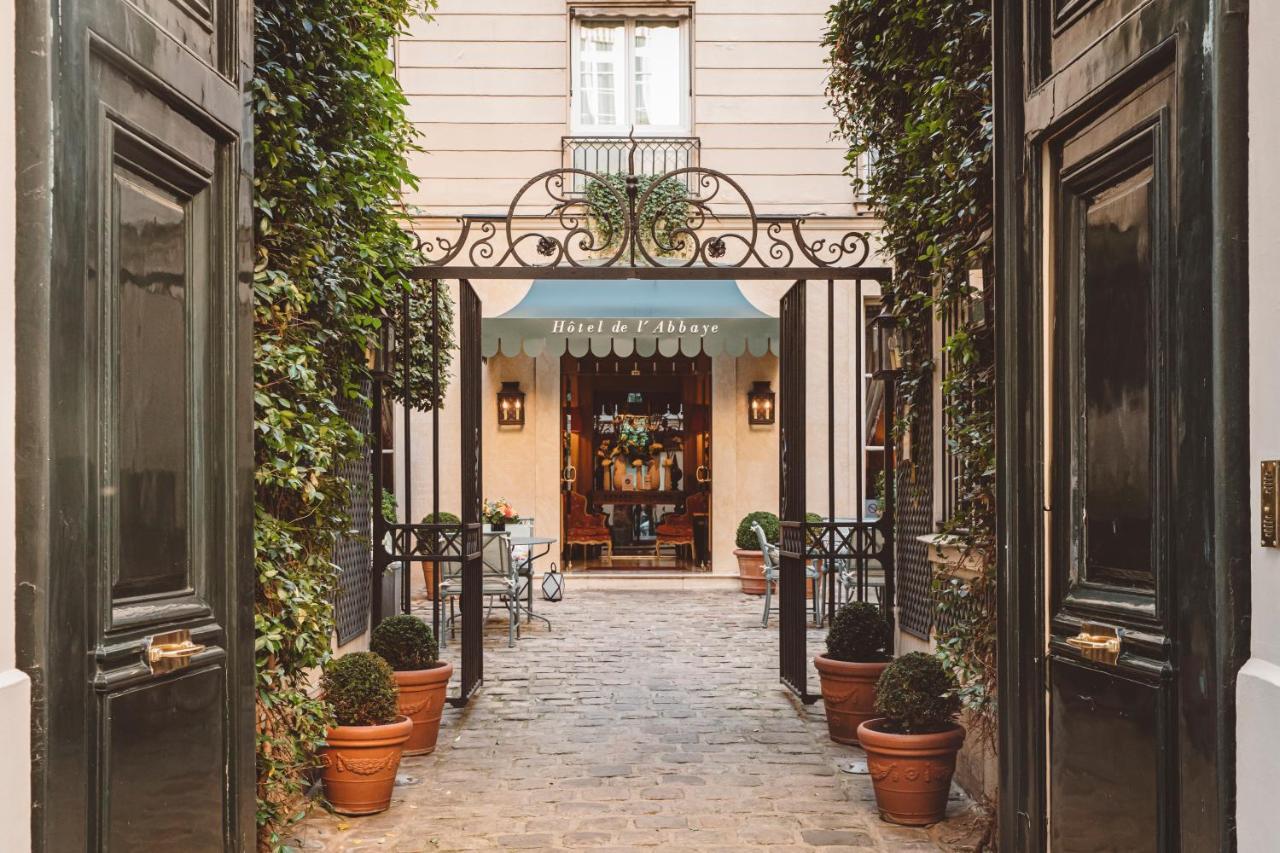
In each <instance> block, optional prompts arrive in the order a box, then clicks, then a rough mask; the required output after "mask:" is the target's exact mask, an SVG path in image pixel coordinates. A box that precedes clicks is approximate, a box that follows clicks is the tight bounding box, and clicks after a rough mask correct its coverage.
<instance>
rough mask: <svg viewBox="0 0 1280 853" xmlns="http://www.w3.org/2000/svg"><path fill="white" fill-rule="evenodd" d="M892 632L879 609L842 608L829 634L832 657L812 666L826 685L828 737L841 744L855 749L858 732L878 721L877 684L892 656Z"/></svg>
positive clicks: (867, 606)
mask: <svg viewBox="0 0 1280 853" xmlns="http://www.w3.org/2000/svg"><path fill="white" fill-rule="evenodd" d="M892 647H893V629H892V628H891V627H890V625H889V621H888V620H887V619H885V618H884V614H883V613H881V611H880V607H879V606H878V605H875V604H871V603H870V602H865V601H854V602H851V603H849V604H846V605H845V606H844V607H841V608H840V609H839V610H838V611H837V612H836V615H835V616H834V617H833V618H832V620H831V628H830V629H829V630H828V631H827V653H826V654H825V655H818V656H817V657H815V658H814V659H813V664H814V666H816V667H817V668H818V677H819V679H820V680H821V681H822V703H823V705H825V706H826V709H827V732H828V733H829V734H830V735H831V739H832V740H833V741H835V742H836V743H848V744H856V743H857V742H858V726H860V725H862V724H863V723H865V722H866V721H867V720H870V719H872V718H873V717H876V716H878V714H877V713H876V706H875V701H876V682H877V681H878V680H879V679H880V676H881V675H882V674H883V673H884V670H885V667H887V666H888V665H889V659H890V657H891V656H892V655H891V652H890V650H891V649H892Z"/></svg>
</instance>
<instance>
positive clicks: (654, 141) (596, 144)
mask: <svg viewBox="0 0 1280 853" xmlns="http://www.w3.org/2000/svg"><path fill="white" fill-rule="evenodd" d="M633 144H634V145H635V152H636V153H635V173H636V174H637V175H662V174H666V173H667V172H672V171H675V170H676V169H685V168H688V167H689V166H697V165H699V159H700V157H699V155H700V152H701V149H702V141H701V140H700V139H699V138H698V137H696V136H645V137H636V138H634V139H632V138H628V137H625V136H565V137H562V139H561V150H562V152H563V155H564V165H565V168H570V169H582V170H583V171H586V172H595V173H596V174H599V175H608V174H615V173H624V174H625V173H626V172H627V171H628V166H629V165H630V164H629V163H628V155H629V154H630V151H631V146H632V145H633ZM683 180H684V184H685V189H686V190H688V192H689V195H691V196H696V195H697V189H698V187H697V182H696V179H695V178H694V176H693V175H684V176H683ZM585 189H586V179H585V177H584V176H583V175H579V174H575V175H573V186H572V187H570V188H569V191H570V192H573V193H581V192H584V191H585Z"/></svg>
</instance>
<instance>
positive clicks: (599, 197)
mask: <svg viewBox="0 0 1280 853" xmlns="http://www.w3.org/2000/svg"><path fill="white" fill-rule="evenodd" d="M660 177H661V176H659V175H640V176H638V185H639V186H638V193H639V195H638V196H637V198H639V197H642V196H644V195H645V194H646V193H648V198H647V199H646V200H645V204H644V207H643V208H642V209H641V210H640V211H639V212H638V216H637V218H638V219H639V220H640V221H639V222H638V223H636V229H635V230H636V236H637V237H638V239H641V240H643V241H644V244H645V246H646V247H647V248H648V249H649V251H650V253H652V254H655V255H659V256H672V255H680V254H683V253H684V252H685V251H687V249H688V248H689V247H688V246H686V245H685V244H686V243H687V242H688V241H687V240H682V239H681V236H680V230H681V229H683V228H688V227H689V220H690V216H691V210H690V203H689V190H688V188H687V187H685V185H684V182H683V181H680V180H678V179H676V178H667V179H666V180H663V181H661V182H659V178H660ZM650 188H652V191H650ZM626 198H627V176H626V175H625V174H622V173H621V172H617V173H614V174H609V175H604V176H602V178H601V179H600V180H593V181H591V182H589V183H588V184H587V192H586V202H587V207H588V209H589V210H590V216H591V223H592V227H593V228H594V229H595V232H596V238H597V239H596V243H597V245H599V246H600V249H601V251H602V252H609V251H612V250H616V249H617V247H618V241H619V240H621V239H622V237H623V234H624V232H625V231H626V220H627V208H626Z"/></svg>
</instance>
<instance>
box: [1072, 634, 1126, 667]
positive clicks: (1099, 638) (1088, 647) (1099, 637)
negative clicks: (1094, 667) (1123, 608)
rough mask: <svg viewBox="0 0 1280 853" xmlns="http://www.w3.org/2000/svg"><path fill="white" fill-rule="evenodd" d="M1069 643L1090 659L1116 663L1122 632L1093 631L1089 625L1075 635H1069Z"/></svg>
mask: <svg viewBox="0 0 1280 853" xmlns="http://www.w3.org/2000/svg"><path fill="white" fill-rule="evenodd" d="M1067 645H1069V646H1071V647H1072V648H1074V649H1079V650H1080V654H1082V655H1083V656H1084V657H1086V658H1088V659H1089V660H1093V661H1099V662H1102V663H1115V662H1116V659H1117V658H1119V657H1120V634H1119V632H1117V633H1114V634H1098V633H1093V632H1091V631H1090V630H1089V628H1088V627H1085V628H1082V629H1081V630H1080V633H1079V634H1076V635H1075V636H1074V637H1067Z"/></svg>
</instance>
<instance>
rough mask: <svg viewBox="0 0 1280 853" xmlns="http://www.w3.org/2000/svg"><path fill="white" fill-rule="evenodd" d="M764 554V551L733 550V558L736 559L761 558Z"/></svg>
mask: <svg viewBox="0 0 1280 853" xmlns="http://www.w3.org/2000/svg"><path fill="white" fill-rule="evenodd" d="M763 554H764V551H749V550H747V549H746V548H734V549H733V556H735V557H759V556H762V555H763Z"/></svg>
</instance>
